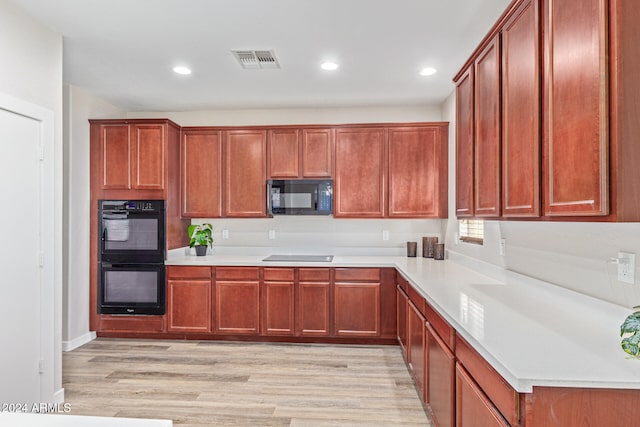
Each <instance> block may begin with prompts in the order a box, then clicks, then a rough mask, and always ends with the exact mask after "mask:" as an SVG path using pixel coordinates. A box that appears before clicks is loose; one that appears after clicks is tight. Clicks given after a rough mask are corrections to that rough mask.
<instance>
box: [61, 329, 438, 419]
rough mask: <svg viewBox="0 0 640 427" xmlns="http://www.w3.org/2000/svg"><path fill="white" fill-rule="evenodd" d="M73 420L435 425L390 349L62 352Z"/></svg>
mask: <svg viewBox="0 0 640 427" xmlns="http://www.w3.org/2000/svg"><path fill="white" fill-rule="evenodd" d="M62 372H63V386H64V388H65V397H66V402H68V403H70V404H71V414H73V415H99V416H112V417H132V418H163V419H172V420H173V423H174V425H176V426H180V427H196V426H198V427H202V426H220V425H222V426H432V425H433V424H432V423H431V421H430V419H429V418H428V417H427V415H426V414H425V412H424V409H423V407H422V404H421V402H420V398H419V397H418V395H417V392H416V390H415V388H414V385H413V382H412V379H411V377H410V375H409V372H408V371H407V368H406V366H405V364H404V361H403V359H402V355H401V354H400V349H399V348H398V347H394V346H352V345H308V344H272V343H236V342H233V343H231V342H219V341H167V340H131V339H127V340H117V339H104V338H102V339H97V340H95V341H92V342H90V343H89V344H86V345H84V346H82V347H80V348H78V349H76V350H74V351H72V352H69V353H64V355H63V371H62Z"/></svg>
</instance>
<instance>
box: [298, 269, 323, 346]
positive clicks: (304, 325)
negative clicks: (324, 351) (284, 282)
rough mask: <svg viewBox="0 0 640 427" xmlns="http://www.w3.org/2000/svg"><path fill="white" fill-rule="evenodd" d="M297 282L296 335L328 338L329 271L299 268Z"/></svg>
mask: <svg viewBox="0 0 640 427" xmlns="http://www.w3.org/2000/svg"><path fill="white" fill-rule="evenodd" d="M298 280H299V282H298V301H297V304H296V310H297V311H296V318H297V321H296V324H297V327H296V332H297V334H298V335H300V336H316V337H328V336H330V335H331V312H330V310H331V271H330V270H329V269H328V268H300V269H298Z"/></svg>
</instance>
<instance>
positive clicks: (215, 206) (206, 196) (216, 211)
mask: <svg viewBox="0 0 640 427" xmlns="http://www.w3.org/2000/svg"><path fill="white" fill-rule="evenodd" d="M180 160H181V164H180V178H181V179H180V183H181V195H182V204H181V212H182V216H183V217H185V218H219V217H220V216H221V215H222V205H221V191H222V135H221V132H220V131H216V130H207V129H204V130H200V129H197V128H196V129H194V128H188V129H183V131H182V140H181V143H180Z"/></svg>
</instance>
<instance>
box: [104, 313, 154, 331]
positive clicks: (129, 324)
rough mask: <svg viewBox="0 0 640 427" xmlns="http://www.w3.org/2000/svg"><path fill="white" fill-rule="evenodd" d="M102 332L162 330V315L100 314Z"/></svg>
mask: <svg viewBox="0 0 640 427" xmlns="http://www.w3.org/2000/svg"><path fill="white" fill-rule="evenodd" d="M100 330H101V331H102V332H109V331H118V332H121V331H122V332H163V331H164V316H102V318H101V319H100Z"/></svg>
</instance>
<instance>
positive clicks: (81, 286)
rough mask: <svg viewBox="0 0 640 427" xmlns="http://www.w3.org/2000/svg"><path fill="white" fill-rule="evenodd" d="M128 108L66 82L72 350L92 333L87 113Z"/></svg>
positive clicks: (66, 311)
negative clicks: (90, 319)
mask: <svg viewBox="0 0 640 427" xmlns="http://www.w3.org/2000/svg"><path fill="white" fill-rule="evenodd" d="M124 116H125V112H124V111H122V110H120V109H118V108H116V107H114V106H113V105H111V104H109V103H107V102H105V101H103V100H101V99H99V98H96V97H95V96H93V95H92V94H91V93H89V92H87V91H86V90H84V89H82V88H79V87H77V86H70V85H65V86H64V123H65V129H64V148H65V165H66V167H65V181H64V191H65V196H66V198H65V220H64V228H65V232H64V235H65V237H66V239H65V257H66V258H65V260H64V266H65V269H64V277H63V301H62V311H63V317H62V347H63V350H64V351H69V350H73V349H74V348H76V347H78V346H80V345H82V344H84V343H85V342H87V341H89V340H90V339H92V335H91V334H90V333H89V230H90V228H89V220H90V196H91V194H90V186H89V182H90V177H89V163H90V161H89V121H88V120H89V119H90V118H91V119H102V118H121V117H124Z"/></svg>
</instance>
